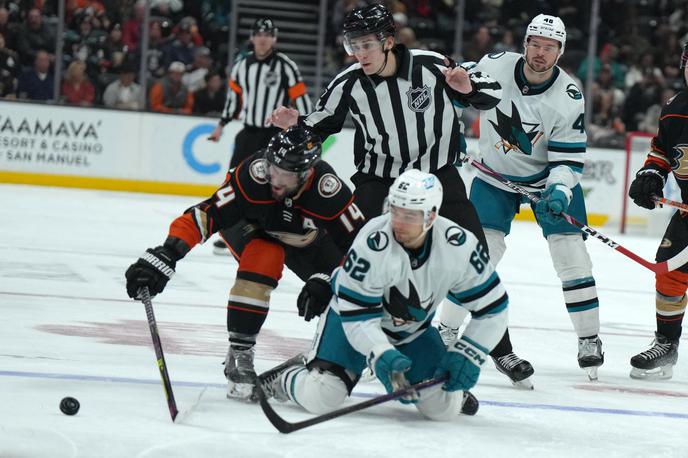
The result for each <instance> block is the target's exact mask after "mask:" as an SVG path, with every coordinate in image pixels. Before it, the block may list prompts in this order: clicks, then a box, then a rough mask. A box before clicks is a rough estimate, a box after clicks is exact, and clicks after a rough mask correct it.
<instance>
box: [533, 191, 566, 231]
mask: <svg viewBox="0 0 688 458" xmlns="http://www.w3.org/2000/svg"><path fill="white" fill-rule="evenodd" d="M570 201H571V190H570V189H569V188H568V186H566V185H563V184H552V185H549V186H547V189H545V192H543V193H542V195H541V196H540V200H539V201H538V203H536V204H535V215H536V216H537V219H538V221H541V222H543V223H549V224H556V223H558V222H560V221H561V218H562V217H561V216H560V215H561V213H562V212H566V210H568V209H569V202H570Z"/></svg>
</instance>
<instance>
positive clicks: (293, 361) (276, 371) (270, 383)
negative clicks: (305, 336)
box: [254, 353, 306, 402]
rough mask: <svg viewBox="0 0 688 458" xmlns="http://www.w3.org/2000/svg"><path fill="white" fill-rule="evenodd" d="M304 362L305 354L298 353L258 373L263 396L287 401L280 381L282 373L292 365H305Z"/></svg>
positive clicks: (287, 397)
mask: <svg viewBox="0 0 688 458" xmlns="http://www.w3.org/2000/svg"><path fill="white" fill-rule="evenodd" d="M305 364H306V355H305V354H304V353H299V354H298V355H296V356H293V357H291V358H289V359H288V360H286V361H285V362H283V363H282V364H280V365H278V366H275V367H273V368H272V369H269V370H267V371H265V372H263V373H262V374H260V376H259V377H258V380H259V381H260V387H261V388H262V389H263V392H264V393H265V398H266V399H270V398H274V399H275V400H276V401H279V402H286V401H288V400H289V396H288V395H287V393H286V391H284V387H283V386H282V384H281V383H280V381H281V378H282V374H284V373H285V372H286V371H287V369H289V368H292V367H299V366H300V367H305ZM254 397H257V394H255V395H254Z"/></svg>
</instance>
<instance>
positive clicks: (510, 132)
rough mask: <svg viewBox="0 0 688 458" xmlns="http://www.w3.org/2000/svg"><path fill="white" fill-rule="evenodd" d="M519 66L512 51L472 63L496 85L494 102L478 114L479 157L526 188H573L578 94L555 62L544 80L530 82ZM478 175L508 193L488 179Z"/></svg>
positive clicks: (580, 144)
mask: <svg viewBox="0 0 688 458" xmlns="http://www.w3.org/2000/svg"><path fill="white" fill-rule="evenodd" d="M524 65H526V63H525V59H524V58H523V56H522V55H521V54H517V53H513V52H500V53H492V54H488V55H486V56H485V57H483V58H482V59H481V60H480V62H478V64H477V69H478V70H480V71H482V72H486V73H488V74H489V75H490V76H491V77H492V78H493V79H495V80H496V81H498V82H499V84H500V85H501V86H502V99H501V101H500V102H499V104H497V106H496V107H495V108H492V109H490V110H486V111H482V112H481V113H480V154H481V155H482V160H483V162H484V163H485V164H487V165H488V166H489V167H491V168H492V169H494V170H496V171H497V172H499V173H500V174H502V175H503V176H504V177H506V178H508V179H509V180H511V181H514V182H517V183H519V184H521V185H523V186H525V187H526V188H529V189H530V190H534V191H536V190H541V189H542V188H543V187H545V186H546V185H550V184H554V183H562V184H564V185H566V186H568V187H569V188H573V187H574V186H576V185H577V184H578V182H579V181H580V177H581V175H582V172H583V165H584V161H585V150H586V142H587V135H586V133H585V102H584V100H583V94H582V92H581V90H580V89H579V88H578V87H577V86H576V84H575V83H574V81H573V80H572V79H571V77H569V76H568V75H567V74H566V72H564V71H563V70H561V69H560V68H559V67H556V66H555V67H554V71H553V73H552V77H551V78H550V79H549V81H547V82H545V83H543V84H541V85H532V84H530V83H528V81H527V80H526V79H525V76H524V73H523V67H524ZM480 179H484V180H485V181H488V182H490V184H494V185H495V186H497V187H499V188H500V189H504V190H507V191H511V190H510V189H508V188H506V187H505V186H503V185H501V184H499V183H498V182H496V181H495V180H493V179H490V178H486V177H483V176H480ZM511 192H513V191H511Z"/></svg>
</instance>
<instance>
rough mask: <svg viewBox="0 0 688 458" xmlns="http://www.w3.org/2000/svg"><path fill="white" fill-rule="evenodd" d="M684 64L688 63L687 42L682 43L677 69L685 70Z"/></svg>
mask: <svg viewBox="0 0 688 458" xmlns="http://www.w3.org/2000/svg"><path fill="white" fill-rule="evenodd" d="M686 63H688V41H686V42H685V43H683V52H682V53H681V64H680V65H679V67H678V68H680V69H681V70H683V69H684V68H686Z"/></svg>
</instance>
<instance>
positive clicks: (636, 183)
mask: <svg viewBox="0 0 688 458" xmlns="http://www.w3.org/2000/svg"><path fill="white" fill-rule="evenodd" d="M664 181H665V179H664V175H662V173H661V172H660V171H658V170H656V169H653V168H642V169H640V170H639V171H638V173H636V174H635V179H634V180H633V182H632V183H631V187H630V188H629V189H628V197H630V198H631V199H633V202H635V204H636V205H638V206H640V207H645V208H649V209H650V210H652V209H653V208H655V205H656V204H655V202H654V200H652V196H653V195H654V196H657V197H664V191H663V188H664Z"/></svg>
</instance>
